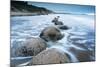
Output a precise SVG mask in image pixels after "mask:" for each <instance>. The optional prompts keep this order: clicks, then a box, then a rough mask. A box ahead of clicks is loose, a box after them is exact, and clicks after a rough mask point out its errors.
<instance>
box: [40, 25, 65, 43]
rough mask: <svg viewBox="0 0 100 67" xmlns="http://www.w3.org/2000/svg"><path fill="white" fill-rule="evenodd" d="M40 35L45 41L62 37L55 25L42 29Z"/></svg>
mask: <svg viewBox="0 0 100 67" xmlns="http://www.w3.org/2000/svg"><path fill="white" fill-rule="evenodd" d="M40 37H41V38H42V39H44V40H45V41H47V42H48V41H53V42H55V41H58V40H60V39H62V38H63V37H64V35H63V34H62V33H61V31H60V30H59V29H58V28H57V27H55V26H49V27H46V28H45V29H43V30H42V32H41V33H40Z"/></svg>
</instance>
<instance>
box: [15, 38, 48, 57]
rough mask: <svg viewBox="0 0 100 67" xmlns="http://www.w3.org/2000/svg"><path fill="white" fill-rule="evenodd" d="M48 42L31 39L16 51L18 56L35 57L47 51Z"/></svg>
mask: <svg viewBox="0 0 100 67" xmlns="http://www.w3.org/2000/svg"><path fill="white" fill-rule="evenodd" d="M46 46H47V44H46V42H45V41H44V40H43V39H41V38H31V39H28V40H26V41H25V42H24V43H23V44H22V46H21V47H20V48H18V49H17V50H16V55H17V56H35V55H37V54H38V53H40V52H41V51H43V50H45V49H46Z"/></svg>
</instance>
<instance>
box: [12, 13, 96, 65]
mask: <svg viewBox="0 0 100 67" xmlns="http://www.w3.org/2000/svg"><path fill="white" fill-rule="evenodd" d="M56 16H60V21H62V22H63V23H64V24H65V25H67V26H69V27H70V28H71V29H69V30H61V32H62V33H63V34H64V35H65V36H64V38H63V39H62V40H59V41H58V42H56V43H48V48H57V49H58V50H60V51H63V52H65V53H68V54H69V55H70V56H71V59H72V62H78V59H77V58H76V56H75V55H74V54H72V53H71V52H70V51H68V50H69V48H70V47H74V48H75V49H77V50H81V51H84V50H88V51H92V55H91V57H92V58H91V60H95V55H94V54H95V52H94V51H95V21H94V20H95V19H94V17H95V16H94V15H72V14H71V15H70V14H50V15H40V16H13V17H11V59H12V60H14V59H16V60H17V61H18V60H21V59H22V60H21V61H22V62H24V60H23V59H25V60H26V59H29V57H26V58H24V57H20V59H18V57H19V56H16V54H15V50H16V49H17V48H18V47H21V46H22V44H21V43H22V42H24V41H25V40H26V39H29V38H31V37H38V36H39V34H40V32H41V31H42V30H43V29H44V28H45V27H48V26H52V25H54V24H53V23H52V22H51V21H52V19H53V18H54V17H56ZM54 44H55V45H54ZM13 58H14V59H13ZM17 61H15V60H14V62H17ZM22 62H21V63H22ZM21 63H19V64H21Z"/></svg>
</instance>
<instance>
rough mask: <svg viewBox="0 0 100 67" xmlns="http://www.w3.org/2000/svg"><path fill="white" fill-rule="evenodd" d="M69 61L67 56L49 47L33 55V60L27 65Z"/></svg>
mask: <svg viewBox="0 0 100 67" xmlns="http://www.w3.org/2000/svg"><path fill="white" fill-rule="evenodd" d="M68 62H70V60H69V58H68V56H67V55H66V54H65V53H64V52H61V51H59V50H58V49H56V48H49V49H46V50H44V51H42V52H41V53H39V54H38V55H36V56H33V60H32V61H31V63H30V64H29V65H39V64H59V63H68Z"/></svg>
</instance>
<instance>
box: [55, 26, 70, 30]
mask: <svg viewBox="0 0 100 67" xmlns="http://www.w3.org/2000/svg"><path fill="white" fill-rule="evenodd" d="M56 26H57V27H58V28H59V29H61V30H68V29H69V27H68V26H66V25H56Z"/></svg>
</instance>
